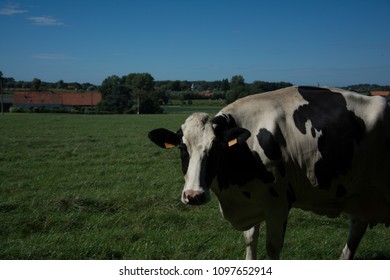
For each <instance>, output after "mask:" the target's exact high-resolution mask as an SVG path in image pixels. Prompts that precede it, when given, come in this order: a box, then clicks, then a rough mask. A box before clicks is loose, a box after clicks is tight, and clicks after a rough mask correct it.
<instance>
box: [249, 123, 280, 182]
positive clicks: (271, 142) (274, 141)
mask: <svg viewBox="0 0 390 280" xmlns="http://www.w3.org/2000/svg"><path fill="white" fill-rule="evenodd" d="M256 137H257V141H258V142H259V144H260V147H261V148H262V149H263V150H264V154H265V155H266V157H267V158H269V159H270V160H281V159H282V151H281V149H280V146H284V147H285V146H286V140H285V138H284V136H283V134H282V132H281V131H280V129H279V128H278V129H277V130H276V133H275V137H274V135H273V134H272V133H271V132H270V131H269V130H267V129H266V128H262V129H260V131H259V133H258V134H257V135H256ZM277 168H278V170H279V173H280V175H281V176H282V177H284V176H285V174H286V169H285V167H284V165H283V163H282V162H280V163H279V164H277Z"/></svg>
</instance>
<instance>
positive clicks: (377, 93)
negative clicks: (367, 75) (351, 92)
mask: <svg viewBox="0 0 390 280" xmlns="http://www.w3.org/2000/svg"><path fill="white" fill-rule="evenodd" d="M371 95H372V96H383V97H387V96H389V95H390V91H386V90H377V91H371Z"/></svg>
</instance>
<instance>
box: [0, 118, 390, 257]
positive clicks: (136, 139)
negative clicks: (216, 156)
mask: <svg viewBox="0 0 390 280" xmlns="http://www.w3.org/2000/svg"><path fill="white" fill-rule="evenodd" d="M185 118H186V115H184V114H174V115H159V116H127V115H115V116H88V115H54V114H53V115H45V114H6V115H5V116H3V117H1V118H0V167H1V168H0V259H242V258H243V257H244V244H243V240H242V237H241V233H240V232H237V231H235V230H233V229H232V228H231V227H230V225H229V224H228V223H227V222H226V221H224V220H223V219H222V218H221V215H220V214H219V211H218V206H217V202H216V200H215V198H214V199H213V200H212V202H211V203H210V204H208V205H205V206H202V207H188V206H184V205H182V204H181V202H180V201H179V195H180V193H181V190H182V184H183V179H182V174H181V172H180V162H179V157H178V151H165V150H162V149H160V148H158V147H156V146H155V145H154V144H152V143H150V141H149V140H148V139H147V132H148V131H149V130H151V129H153V128H157V127H166V128H169V129H172V130H177V129H178V128H179V125H180V124H181V123H182V122H183V121H184V119H185ZM388 234H389V232H388V230H386V229H384V228H383V227H377V228H376V229H375V230H369V232H368V234H367V235H366V237H365V239H364V241H363V242H362V244H361V247H360V250H359V251H358V255H357V257H358V258H382V257H386V258H388V257H390V242H385V241H386V240H388V238H387V237H388V236H389V235H388ZM346 236H347V223H346V221H345V219H342V218H340V219H334V220H330V219H327V218H323V217H319V216H316V215H312V214H310V213H307V212H302V211H299V210H294V211H293V212H292V215H291V219H290V220H289V226H288V230H287V234H286V243H285V249H284V251H283V254H282V258H284V259H334V258H337V257H338V255H339V252H340V250H341V249H342V247H343V245H344V242H345V239H346ZM261 238H262V239H261V240H260V244H259V247H260V250H259V251H260V256H259V257H261V258H265V257H266V255H265V253H264V250H263V249H262V248H263V247H264V239H263V238H264V233H262V235H261Z"/></svg>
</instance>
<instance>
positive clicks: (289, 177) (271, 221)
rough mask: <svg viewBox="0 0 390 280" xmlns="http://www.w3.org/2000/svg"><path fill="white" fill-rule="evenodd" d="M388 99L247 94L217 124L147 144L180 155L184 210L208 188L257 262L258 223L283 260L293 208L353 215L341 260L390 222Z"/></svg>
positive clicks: (320, 93) (329, 93)
mask: <svg viewBox="0 0 390 280" xmlns="http://www.w3.org/2000/svg"><path fill="white" fill-rule="evenodd" d="M389 112H390V111H389V106H388V104H387V102H386V100H385V99H384V98H382V97H368V96H363V95H360V94H357V93H353V92H349V91H346V90H343V89H338V88H320V87H304V86H293V87H288V88H284V89H279V90H276V91H272V92H267V93H261V94H255V95H251V96H247V97H244V98H241V99H238V100H237V101H235V102H233V103H231V104H229V105H227V106H226V107H225V108H223V109H222V110H221V111H220V112H219V113H217V114H216V115H215V116H214V117H211V116H209V115H208V114H206V113H194V114H192V115H190V116H189V117H188V118H187V119H186V121H185V122H184V124H183V125H182V126H181V128H180V129H179V130H178V131H177V132H172V131H169V130H167V129H164V128H159V129H155V130H153V131H151V132H149V134H148V136H149V138H150V139H151V140H152V141H153V142H154V143H155V144H157V145H158V146H160V147H162V148H164V149H170V148H173V147H177V146H178V147H179V148H180V152H181V162H182V171H183V174H184V181H185V183H184V189H183V191H182V194H181V200H182V202H183V203H185V204H190V205H201V204H204V203H206V202H207V201H208V200H209V199H210V189H211V190H212V191H213V193H214V194H215V195H216V197H217V198H218V201H219V205H220V210H221V213H222V215H223V217H224V218H225V219H226V220H228V221H229V222H230V223H231V225H232V226H233V227H234V228H235V229H237V230H240V231H243V233H244V239H245V242H246V259H255V258H256V250H257V242H258V237H259V225H260V223H262V222H265V228H266V246H265V247H266V252H267V255H268V257H269V258H270V259H279V257H280V252H281V250H282V247H283V242H284V235H285V231H286V225H287V218H288V214H289V211H290V209H291V208H293V207H294V208H300V209H303V210H306V211H312V212H314V213H316V214H319V215H326V216H328V217H331V218H332V217H337V216H339V215H340V214H341V213H345V214H347V215H348V216H349V236H348V239H347V242H346V245H345V247H344V249H343V250H342V252H341V255H340V259H353V257H354V254H355V252H356V249H357V247H358V245H359V243H360V241H361V239H362V237H363V235H364V234H365V232H366V229H367V227H368V226H370V227H372V226H374V225H376V224H378V223H384V224H386V225H388V224H389V223H390V184H389V182H390V180H389V179H390V172H388V170H386V169H387V168H388V166H390V114H389Z"/></svg>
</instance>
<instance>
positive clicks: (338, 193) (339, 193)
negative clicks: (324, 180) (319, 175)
mask: <svg viewBox="0 0 390 280" xmlns="http://www.w3.org/2000/svg"><path fill="white" fill-rule="evenodd" d="M346 195H347V190H346V189H345V187H344V186H343V185H338V186H337V188H336V197H339V198H341V197H344V196H346Z"/></svg>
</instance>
